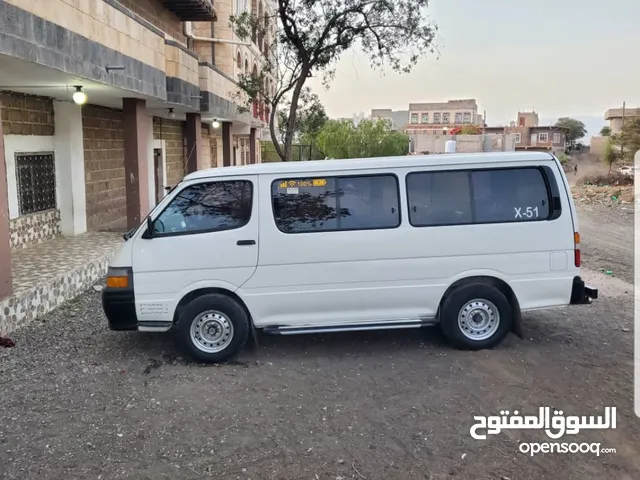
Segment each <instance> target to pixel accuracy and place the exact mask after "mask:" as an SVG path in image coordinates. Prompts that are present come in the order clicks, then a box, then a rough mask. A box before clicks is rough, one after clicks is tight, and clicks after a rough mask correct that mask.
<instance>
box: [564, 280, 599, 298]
mask: <svg viewBox="0 0 640 480" xmlns="http://www.w3.org/2000/svg"><path fill="white" fill-rule="evenodd" d="M597 298H598V289H597V288H593V287H589V286H588V285H585V283H584V281H583V280H582V278H580V277H574V278H573V288H572V289H571V301H570V303H571V305H589V304H590V303H591V302H592V301H593V300H596V299H597Z"/></svg>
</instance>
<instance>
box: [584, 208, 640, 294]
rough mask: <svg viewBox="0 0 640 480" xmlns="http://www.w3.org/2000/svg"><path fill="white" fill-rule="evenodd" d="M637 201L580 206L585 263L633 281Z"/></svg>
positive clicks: (590, 266) (587, 266)
mask: <svg viewBox="0 0 640 480" xmlns="http://www.w3.org/2000/svg"><path fill="white" fill-rule="evenodd" d="M632 209H633V205H629V206H627V207H626V209H625V210H621V209H620V208H616V209H611V208H598V207H597V206H593V207H591V211H586V210H585V209H583V208H579V211H578V218H579V226H580V236H581V238H582V242H583V245H582V249H581V250H582V251H581V253H582V258H583V262H584V266H585V267H586V268H589V269H591V270H596V271H599V272H606V271H611V272H613V275H614V276H616V277H618V278H621V279H622V280H624V281H626V282H629V283H633V210H632Z"/></svg>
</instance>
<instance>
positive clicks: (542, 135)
mask: <svg viewBox="0 0 640 480" xmlns="http://www.w3.org/2000/svg"><path fill="white" fill-rule="evenodd" d="M538 141H539V142H540V143H546V142H548V141H549V134H548V133H546V132H545V133H540V134H538Z"/></svg>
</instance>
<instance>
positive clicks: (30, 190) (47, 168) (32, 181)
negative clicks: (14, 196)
mask: <svg viewBox="0 0 640 480" xmlns="http://www.w3.org/2000/svg"><path fill="white" fill-rule="evenodd" d="M16 180H17V187H18V208H19V212H20V215H28V214H30V213H36V212H44V211H45V210H51V209H53V208H56V168H55V161H54V158H53V153H18V154H16Z"/></svg>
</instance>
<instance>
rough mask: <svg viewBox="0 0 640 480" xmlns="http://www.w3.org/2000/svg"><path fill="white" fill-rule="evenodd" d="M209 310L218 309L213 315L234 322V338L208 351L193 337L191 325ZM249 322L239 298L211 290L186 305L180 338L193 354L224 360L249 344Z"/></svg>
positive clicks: (180, 320)
mask: <svg viewBox="0 0 640 480" xmlns="http://www.w3.org/2000/svg"><path fill="white" fill-rule="evenodd" d="M205 312H218V313H217V314H212V315H214V316H215V317H216V318H222V319H224V320H223V321H227V322H229V323H231V325H232V331H231V333H230V334H229V336H230V337H231V339H230V341H229V342H228V344H227V345H225V346H224V348H223V349H222V350H220V351H216V352H210V351H209V352H208V351H205V350H203V349H202V348H201V347H199V346H198V344H197V343H196V342H194V340H193V339H192V336H191V326H192V324H193V323H194V321H196V319H198V317H200V315H201V314H203V313H205ZM218 314H221V315H218ZM249 322H250V320H249V317H248V315H247V312H246V311H245V309H244V308H243V307H242V305H240V304H239V303H238V302H237V301H236V300H234V299H233V298H231V297H228V296H227V295H223V294H219V293H210V294H206V295H202V296H200V297H198V298H195V299H194V300H192V301H191V302H190V303H189V304H188V305H187V306H186V307H185V308H184V310H183V311H182V314H181V315H180V318H178V322H177V325H176V339H177V340H178V342H179V344H180V346H181V347H183V348H184V349H185V350H186V351H187V352H188V353H189V354H190V355H191V356H193V357H194V358H196V359H198V360H200V361H202V362H206V363H219V362H224V361H225V360H229V359H230V358H232V357H233V356H235V355H236V354H237V353H238V352H239V351H240V350H242V348H243V347H244V346H245V344H246V343H247V339H248V337H249V330H250V325H249ZM212 325H214V328H220V327H219V325H218V324H217V323H216V322H212ZM229 336H228V337H229ZM228 337H227V338H228ZM200 339H201V341H202V342H203V343H204V340H205V339H203V338H202V337H200ZM224 343H226V342H223V344H224ZM210 345H211V346H213V345H214V344H213V343H212V344H210ZM221 346H222V345H221Z"/></svg>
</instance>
